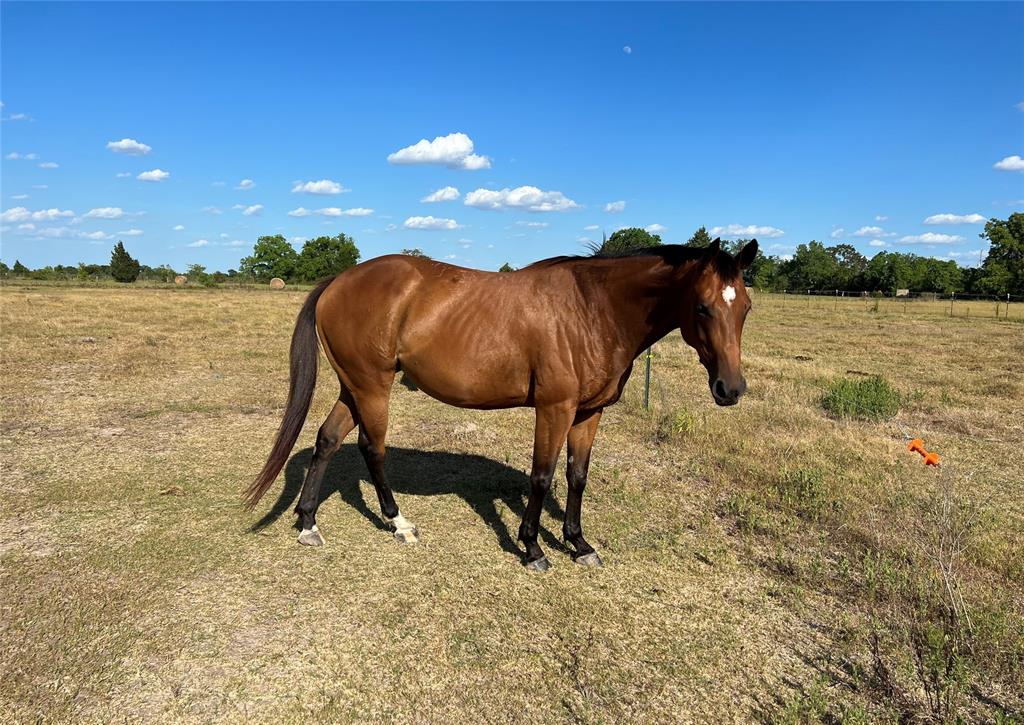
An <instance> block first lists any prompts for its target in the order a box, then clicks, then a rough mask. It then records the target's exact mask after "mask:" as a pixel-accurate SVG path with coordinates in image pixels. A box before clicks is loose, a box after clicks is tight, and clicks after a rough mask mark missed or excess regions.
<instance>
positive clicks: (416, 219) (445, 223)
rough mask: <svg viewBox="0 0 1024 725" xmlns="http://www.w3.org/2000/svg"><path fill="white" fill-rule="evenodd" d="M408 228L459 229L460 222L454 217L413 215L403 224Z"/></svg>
mask: <svg viewBox="0 0 1024 725" xmlns="http://www.w3.org/2000/svg"><path fill="white" fill-rule="evenodd" d="M402 226H403V227H405V228H406V229H428V230H446V229H458V228H459V224H458V222H456V221H455V220H454V219H444V218H438V217H432V216H411V217H409V218H408V219H406V220H405V222H403V224H402Z"/></svg>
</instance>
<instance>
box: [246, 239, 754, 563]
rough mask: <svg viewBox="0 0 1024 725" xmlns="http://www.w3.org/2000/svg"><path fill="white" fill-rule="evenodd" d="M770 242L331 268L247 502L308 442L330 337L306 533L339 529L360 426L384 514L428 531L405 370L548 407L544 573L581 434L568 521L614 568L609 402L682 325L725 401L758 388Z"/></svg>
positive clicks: (540, 554)
mask: <svg viewBox="0 0 1024 725" xmlns="http://www.w3.org/2000/svg"><path fill="white" fill-rule="evenodd" d="M756 255H757V241H756V240H754V241H751V242H749V243H748V244H747V245H746V246H744V247H743V249H741V250H740V251H739V252H738V253H737V254H736V255H735V256H733V255H731V254H728V253H726V252H724V251H723V250H722V249H721V243H720V240H718V239H716V240H715V241H714V242H712V243H711V244H710V245H709V246H707V247H704V248H691V247H684V246H677V245H665V246H660V247H653V248H649V249H643V250H639V251H633V252H628V253H625V254H623V255H617V256H609V257H604V256H592V257H556V258H553V259H546V260H543V261H540V262H536V263H535V264H532V265H530V266H528V267H525V268H523V269H521V270H518V271H514V272H503V273H502V272H481V271H478V270H472V269H466V268H463V267H457V266H453V265H450V264H444V263H442V262H436V261H433V260H430V259H425V258H419V257H413V256H409V255H389V256H385V257H378V258H376V259H372V260H369V261H367V262H364V263H362V264H359V265H357V266H355V267H352V268H351V269H348V270H346V271H345V272H342V273H341V274H339V275H338V276H336V277H334V278H333V279H329V280H325V281H323V282H321V283H319V284H318V285H317V286H316V287H315V288H314V289H313V291H312V292H310V294H309V296H308V297H307V298H306V301H305V303H304V304H303V306H302V310H301V311H300V312H299V316H298V320H297V321H296V323H295V330H294V332H293V334H292V341H291V376H290V384H289V390H288V402H287V404H286V407H285V413H284V418H283V419H282V421H281V425H280V428H279V430H278V432H277V437H276V439H275V441H274V445H273V448H272V450H271V452H270V456H269V457H268V459H267V462H266V464H265V465H264V466H263V470H262V471H260V473H259V475H258V476H257V477H256V479H255V480H254V481H253V482H252V484H251V485H250V486H249V488H248V490H247V492H246V494H245V500H246V502H247V505H248V507H249V508H250V509H251V508H253V507H254V506H255V505H256V503H257V502H258V501H259V500H260V497H261V496H263V494H264V493H265V492H266V491H267V489H268V488H270V486H271V484H272V483H273V482H274V480H275V479H276V478H277V475H278V474H279V473H280V471H281V468H282V467H283V466H284V464H285V463H286V461H287V459H288V456H289V454H290V452H291V450H292V448H293V447H294V445H295V441H296V439H297V438H298V436H299V432H300V431H301V429H302V425H303V422H304V421H305V419H306V415H307V413H308V412H309V406H310V402H311V401H312V398H313V389H314V387H315V385H316V377H317V364H318V357H319V349H318V343H319V345H322V346H323V350H324V353H325V354H326V356H327V359H328V360H329V361H330V363H331V366H332V367H333V368H334V370H335V372H336V373H337V374H338V380H339V382H340V383H341V390H340V392H339V394H338V400H337V402H336V403H335V404H334V407H333V409H332V410H331V412H330V413H329V414H328V416H327V419H326V420H325V421H324V423H323V425H322V426H321V427H320V431H319V433H318V434H317V438H316V447H315V448H314V452H313V459H312V462H311V463H310V466H309V469H308V471H307V473H306V478H305V481H304V483H303V486H302V493H301V495H300V497H299V503H298V505H297V507H296V509H295V512H296V514H298V516H299V519H300V523H301V527H302V532H301V534H300V535H299V542H300V543H302V544H308V545H312V546H319V545H322V544H323V543H324V538H323V535H322V534H321V533H320V531H319V529H318V528H317V525H316V511H317V507H318V506H319V496H320V482H321V480H322V479H323V475H324V470H325V469H326V467H327V464H328V461H329V460H330V459H331V457H332V456H333V455H334V454H335V453H336V452H337V451H338V449H339V448H340V447H341V443H342V441H343V440H344V438H345V436H347V435H348V434H349V433H350V432H351V431H352V430H353V429H354V428H355V427H356V426H358V427H359V450H360V452H361V453H362V455H363V458H364V460H365V461H366V465H367V467H368V468H369V470H370V477H371V479H372V481H373V485H374V487H375V488H376V491H377V498H378V500H379V502H380V508H381V513H382V514H383V518H384V520H385V521H386V522H387V523H388V524H389V525H390V527H391V528H392V530H393V533H394V535H395V538H397V539H398V540H399V541H401V542H403V543H414V542H415V541H416V540H417V536H418V532H417V529H416V527H415V526H414V525H413V524H412V523H411V522H410V521H409V520H408V519H406V518H405V517H404V516H402V514H401V512H400V511H399V508H398V504H396V503H395V497H394V495H393V494H392V492H391V487H390V486H389V485H388V479H387V476H386V475H385V472H384V458H385V448H384V438H385V435H386V433H387V428H388V399H389V397H390V394H391V386H392V383H393V382H394V378H395V375H396V374H397V373H398V372H399V371H403V372H404V373H405V375H407V376H408V377H409V378H410V379H411V380H412V382H413V383H415V385H416V386H417V387H418V388H419V389H420V390H422V391H424V392H425V393H427V394H428V395H430V396H432V397H434V398H436V399H438V400H440V401H442V402H444V403H448V404H449V405H456V406H459V407H463V408H476V409H495V408H514V407H523V406H525V407H531V408H534V409H535V410H536V427H535V430H534V442H533V469H532V472H531V474H530V497H529V501H528V503H527V506H526V511H525V513H524V514H523V520H522V523H521V525H520V527H519V540H520V541H521V542H522V543H523V544H524V546H525V549H526V555H525V558H524V563H525V564H526V566H527V567H528V568H530V569H533V570H537V571H543V570H545V569H547V568H548V566H549V563H548V560H547V558H546V557H545V556H544V551H543V550H542V549H541V548H540V546H539V545H538V544H537V533H538V528H539V525H540V511H541V506H542V504H543V501H544V498H545V496H546V495H547V493H548V490H549V488H550V487H551V479H552V476H553V475H554V472H555V465H556V463H557V461H558V456H559V454H560V452H561V449H562V445H563V443H567V444H568V462H567V466H566V478H567V480H568V487H569V490H568V495H567V498H566V505H565V523H564V526H563V529H562V531H563V534H564V537H565V541H566V542H567V543H569V544H570V545H571V546H572V549H573V552H572V553H573V558H574V559H575V561H577V562H578V563H581V564H584V565H588V566H600V565H601V558H600V556H598V554H597V552H596V551H594V548H593V547H592V546H591V545H590V544H588V543H587V540H586V539H584V538H583V530H582V528H581V526H580V506H581V502H582V498H583V490H584V488H585V487H586V485H587V470H588V467H589V464H590V450H591V446H592V445H593V442H594V435H595V434H596V433H597V426H598V423H599V422H600V420H601V413H602V411H603V410H604V409H605V407H607V406H609V405H611V404H613V403H615V402H616V401H617V400H618V399H619V397H620V396H621V395H622V389H623V387H624V386H625V384H626V381H627V380H628V379H629V375H630V373H631V372H632V370H633V361H634V360H636V358H637V356H638V355H639V354H640V353H641V352H642V351H643V350H645V349H647V348H648V347H650V346H651V345H652V344H653V343H654V342H656V341H657V340H660V339H661V338H663V337H664V336H665V335H667V334H668V333H669V332H671V331H673V330H676V329H680V330H681V331H682V335H683V339H684V340H685V341H686V342H687V343H688V344H689V345H690V346H692V347H693V348H694V349H695V350H696V352H697V356H698V358H699V359H700V362H701V363H702V364H703V365H704V367H705V369H706V370H707V373H708V386H709V387H710V389H711V394H712V396H713V397H714V400H715V402H716V403H717V404H718V405H734V404H735V403H736V402H737V401H738V400H739V398H740V396H741V395H742V394H743V393H744V391H745V390H746V381H745V380H744V379H743V374H742V370H741V364H740V336H741V334H742V332H743V323H744V321H745V319H746V316H747V312H748V311H749V310H750V297H749V296H748V295H747V290H746V287H745V285H744V283H743V277H742V271H743V270H744V269H745V268H747V267H749V266H750V264H751V263H752V262H753V261H754V258H755V257H756Z"/></svg>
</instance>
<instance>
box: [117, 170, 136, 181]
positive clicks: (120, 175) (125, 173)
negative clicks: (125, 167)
mask: <svg viewBox="0 0 1024 725" xmlns="http://www.w3.org/2000/svg"><path fill="white" fill-rule="evenodd" d="M131 175H132V172H130V171H119V172H118V173H116V174H114V176H116V177H117V178H119V179H127V178H128V177H129V176H131Z"/></svg>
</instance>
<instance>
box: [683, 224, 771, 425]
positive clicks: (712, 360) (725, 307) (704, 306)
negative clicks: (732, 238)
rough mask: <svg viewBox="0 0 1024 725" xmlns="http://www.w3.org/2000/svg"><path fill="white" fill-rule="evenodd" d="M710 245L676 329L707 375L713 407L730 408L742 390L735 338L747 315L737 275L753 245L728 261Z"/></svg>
mask: <svg viewBox="0 0 1024 725" xmlns="http://www.w3.org/2000/svg"><path fill="white" fill-rule="evenodd" d="M720 245H721V241H720V240H718V239H716V240H715V241H714V242H712V243H711V244H710V245H709V246H708V248H707V250H705V252H704V256H703V257H702V258H701V259H700V261H699V262H698V263H697V266H696V268H695V270H694V273H693V276H692V277H690V279H692V280H693V283H692V284H690V285H687V290H686V296H685V297H684V299H683V309H682V319H681V321H680V329H681V330H682V332H683V339H684V340H686V342H687V344H689V345H690V346H691V347H692V348H693V349H695V350H696V351H697V355H698V357H700V361H701V363H702V364H703V365H704V367H705V369H707V371H708V385H709V386H710V388H711V394H712V395H713V396H714V398H715V402H716V403H718V404H719V405H735V404H736V403H737V402H739V399H740V396H741V395H743V393H744V392H745V391H746V389H747V381H746V380H744V379H743V366H742V364H741V362H740V337H741V336H742V334H743V322H744V321H745V320H746V318H747V313H748V312H749V311H750V296H749V295H748V294H747V288H746V285H745V284H744V283H743V270H744V269H746V268H747V267H749V266H750V265H751V263H752V262H753V261H754V258H755V257H757V240H756V239H755V240H752V241H750V242H749V243H748V244H747V245H746V246H744V247H743V249H741V250H740V251H739V253H738V254H737V255H736V256H735V257H734V256H732V255H731V254H728V253H727V252H723V251H722V250H721V246H720Z"/></svg>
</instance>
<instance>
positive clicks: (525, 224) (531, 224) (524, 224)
mask: <svg viewBox="0 0 1024 725" xmlns="http://www.w3.org/2000/svg"><path fill="white" fill-rule="evenodd" d="M516 226H518V227H529V228H530V229H544V228H545V227H547V226H550V225H549V224H548V223H547V222H524V221H518V222H516Z"/></svg>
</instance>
